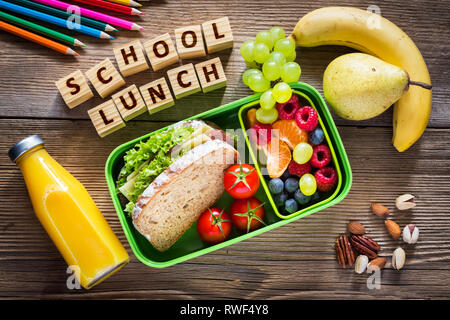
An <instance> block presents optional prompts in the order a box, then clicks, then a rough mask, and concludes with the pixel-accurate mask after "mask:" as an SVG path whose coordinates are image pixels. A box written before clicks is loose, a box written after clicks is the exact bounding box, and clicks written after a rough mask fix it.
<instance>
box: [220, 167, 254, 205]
mask: <svg viewBox="0 0 450 320" xmlns="http://www.w3.org/2000/svg"><path fill="white" fill-rule="evenodd" d="M224 186H225V190H226V191H227V192H228V193H229V195H230V196H232V197H233V198H235V199H247V198H250V197H252V196H253V195H254V194H255V193H256V191H258V188H259V177H258V173H257V172H256V169H255V168H254V167H253V166H251V165H249V164H245V163H244V164H242V163H241V164H235V165H232V166H231V167H229V168H228V169H227V171H226V172H225V178H224Z"/></svg>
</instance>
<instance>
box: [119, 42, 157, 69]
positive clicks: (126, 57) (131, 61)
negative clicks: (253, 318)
mask: <svg viewBox="0 0 450 320" xmlns="http://www.w3.org/2000/svg"><path fill="white" fill-rule="evenodd" d="M143 50H144V48H143V47H142V44H141V42H140V41H139V40H135V41H131V42H129V43H126V44H124V45H121V46H120V47H117V48H114V55H115V57H116V61H117V65H118V66H119V70H120V73H122V75H123V76H124V77H128V76H131V75H132V74H135V73H138V72H141V71H144V70H147V69H149V66H148V64H147V60H146V59H145V56H144V51H143Z"/></svg>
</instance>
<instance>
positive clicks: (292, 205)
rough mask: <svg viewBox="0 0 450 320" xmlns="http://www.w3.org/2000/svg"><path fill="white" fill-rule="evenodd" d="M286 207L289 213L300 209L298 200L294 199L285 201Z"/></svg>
mask: <svg viewBox="0 0 450 320" xmlns="http://www.w3.org/2000/svg"><path fill="white" fill-rule="evenodd" d="M284 208H285V209H286V211H287V212H289V213H294V212H297V211H298V204H297V201H295V200H294V199H287V200H286V202H285V203H284Z"/></svg>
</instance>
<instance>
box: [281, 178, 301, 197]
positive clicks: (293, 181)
mask: <svg viewBox="0 0 450 320" xmlns="http://www.w3.org/2000/svg"><path fill="white" fill-rule="evenodd" d="M284 189H285V190H286V191H287V192H289V193H293V192H295V191H297V189H298V178H294V177H290V178H287V179H286V181H285V182H284Z"/></svg>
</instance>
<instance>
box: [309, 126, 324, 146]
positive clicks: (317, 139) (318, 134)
mask: <svg viewBox="0 0 450 320" xmlns="http://www.w3.org/2000/svg"><path fill="white" fill-rule="evenodd" d="M324 138H325V134H324V133H323V130H322V129H320V128H316V129H314V130H313V131H311V132H310V133H309V141H310V142H311V143H312V144H313V145H318V144H321V143H322V141H323V139H324Z"/></svg>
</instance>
